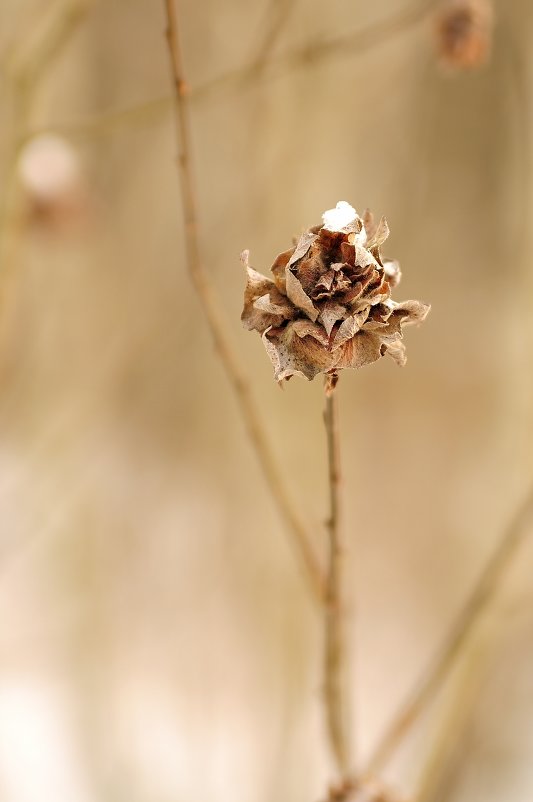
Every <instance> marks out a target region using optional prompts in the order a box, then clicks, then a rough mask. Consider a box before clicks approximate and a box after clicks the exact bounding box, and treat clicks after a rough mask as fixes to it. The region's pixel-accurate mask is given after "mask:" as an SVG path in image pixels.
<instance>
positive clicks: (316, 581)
mask: <svg viewBox="0 0 533 802" xmlns="http://www.w3.org/2000/svg"><path fill="white" fill-rule="evenodd" d="M164 2H165V8H166V14H167V23H168V27H167V39H168V47H169V51H170V58H171V62H172V74H173V80H174V88H175V99H176V127H177V134H178V165H179V175H180V183H181V193H182V199H183V216H184V224H185V240H186V250H187V260H188V266H189V273H190V276H191V279H192V281H193V284H194V287H195V289H196V292H197V294H198V297H199V300H200V303H201V305H202V308H203V310H204V313H205V315H206V318H207V321H208V324H209V328H210V330H211V335H212V337H213V341H214V343H215V347H216V349H217V351H218V354H219V356H220V359H221V361H222V364H223V366H224V368H225V370H226V373H227V375H228V378H229V380H230V382H231V384H232V386H233V389H234V391H235V394H236V396H237V400H238V402H239V406H240V408H241V412H242V415H243V418H244V421H245V423H246V427H247V430H248V434H249V436H250V440H251V442H252V444H253V446H254V448H255V451H256V453H257V456H258V459H259V462H260V464H261V467H262V469H263V473H264V475H265V478H266V480H267V483H268V486H269V488H270V491H271V493H272V496H273V497H274V499H275V501H276V504H277V506H278V509H279V512H280V514H281V516H282V518H283V520H284V521H285V523H286V525H287V529H288V531H289V532H290V533H291V534H292V536H293V541H294V544H295V546H296V550H297V552H298V554H299V556H300V558H301V561H302V565H303V567H304V569H305V572H306V576H307V578H308V580H309V582H310V585H311V587H312V589H313V591H314V593H315V596H316V597H317V598H319V599H320V598H322V595H323V580H322V572H321V570H320V566H319V563H318V560H317V558H316V556H315V554H314V551H313V549H312V546H311V543H310V541H309V538H308V535H307V531H306V529H305V526H304V524H303V523H302V521H301V520H300V518H299V516H298V514H297V512H296V510H295V509H294V507H293V504H292V501H291V499H290V497H289V495H288V493H287V490H286V488H285V483H284V481H283V479H282V476H281V474H280V472H279V469H278V465H277V463H276V460H275V458H274V455H273V453H272V450H271V448H270V445H269V442H268V438H267V435H266V433H265V430H264V428H263V424H262V421H261V418H260V415H259V412H258V409H257V407H256V404H255V401H254V399H253V396H252V394H251V391H250V387H249V384H248V382H247V380H246V376H245V375H244V373H243V371H242V369H241V366H240V362H239V358H238V355H237V354H236V353H235V351H234V348H233V346H232V344H231V341H230V339H229V337H228V335H227V326H226V321H225V320H224V318H223V316H222V315H221V313H220V310H219V303H218V300H217V297H216V294H215V291H214V289H213V285H212V283H211V280H210V278H209V274H208V273H207V271H206V269H205V267H204V264H203V261H202V257H201V253H200V240H199V234H198V224H197V217H196V197H195V187H194V182H193V176H192V165H191V155H190V153H191V146H190V116H189V99H188V92H187V84H186V82H185V77H184V72H183V65H182V55H181V48H180V39H179V26H178V15H177V12H176V7H175V4H174V2H173V0H164Z"/></svg>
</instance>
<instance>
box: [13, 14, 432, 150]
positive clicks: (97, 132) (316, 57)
mask: <svg viewBox="0 0 533 802" xmlns="http://www.w3.org/2000/svg"><path fill="white" fill-rule="evenodd" d="M291 5H292V2H291V0H279V2H277V3H276V6H277V7H278V8H279V10H278V14H277V15H276V17H275V18H274V19H273V22H272V25H271V27H269V36H270V38H268V37H267V36H265V39H264V41H263V43H262V44H261V45H260V46H259V48H258V55H257V56H256V57H255V59H254V60H253V61H252V62H251V63H249V64H246V65H245V66H244V67H238V68H237V69H235V70H229V71H227V72H225V73H222V75H219V76H217V77H215V78H213V79H212V80H210V81H207V82H205V83H203V84H200V85H199V86H197V87H196V88H195V87H194V86H193V87H190V88H189V90H188V99H189V100H190V101H191V102H196V101H203V100H204V99H206V98H207V97H209V96H210V95H212V94H213V93H215V92H217V91H219V90H221V89H233V90H240V89H242V88H243V87H244V86H246V85H249V84H251V83H253V82H254V81H255V80H256V79H267V78H275V77H277V76H279V75H284V74H285V73H287V72H290V71H292V70H296V69H300V68H305V67H307V66H309V64H317V63H319V62H321V61H324V60H327V59H333V58H339V57H344V56H347V55H354V54H356V55H360V54H362V53H364V52H366V51H368V50H371V49H372V48H373V47H378V46H380V45H383V44H385V43H386V42H387V41H389V40H390V39H392V38H394V37H395V36H396V35H397V34H400V33H402V32H404V31H407V30H410V29H411V28H412V27H413V26H415V25H416V24H418V23H420V22H423V21H424V20H425V18H426V16H427V15H428V13H429V12H430V10H431V8H432V3H431V2H429V0H426V2H424V3H417V5H416V6H413V7H410V8H408V9H407V10H405V9H404V10H402V11H401V12H400V13H399V14H397V15H394V16H392V17H390V18H388V19H385V20H382V21H380V22H376V23H373V24H372V25H368V26H367V27H365V28H363V29H362V30H358V31H352V32H351V33H348V34H342V35H341V36H338V37H335V38H333V39H330V40H329V41H327V42H315V43H310V44H308V45H305V46H304V47H301V48H294V50H292V51H291V52H288V53H285V54H283V55H280V56H277V57H270V53H271V50H272V46H273V44H274V41H275V39H276V38H277V37H278V36H279V34H280V32H281V30H282V27H281V23H282V22H283V23H284V21H285V20H286V17H287V16H288V14H289V13H290V7H291ZM172 103H173V98H172V97H171V96H163V97H159V98H155V99H154V100H148V101H146V102H145V103H140V104H137V105H135V106H130V107H129V108H125V109H117V110H116V111H113V110H112V111H108V112H104V113H102V114H101V115H98V116H97V117H94V118H92V119H89V120H81V121H79V122H65V123H62V122H57V123H52V124H51V125H49V126H46V127H45V128H40V129H38V130H35V131H32V132H29V134H28V136H36V135H37V134H43V133H58V134H62V135H63V136H67V137H71V138H82V139H83V138H86V137H89V138H91V137H94V136H105V135H107V134H110V133H113V132H114V131H116V130H119V129H120V128H122V127H128V126H130V125H144V124H148V123H150V122H152V121H153V120H158V119H159V118H160V117H161V116H162V115H165V114H167V113H168V112H169V111H170V110H171V108H172Z"/></svg>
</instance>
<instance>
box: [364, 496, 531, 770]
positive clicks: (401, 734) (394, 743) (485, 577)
mask: <svg viewBox="0 0 533 802" xmlns="http://www.w3.org/2000/svg"><path fill="white" fill-rule="evenodd" d="M532 517H533V488H531V489H530V491H529V493H528V495H527V496H526V498H525V500H524V502H523V503H522V505H521V506H520V508H519V509H518V511H517V512H516V515H515V516H514V518H513V519H512V521H511V523H510V524H509V526H508V528H507V529H506V530H505V532H504V534H503V536H502V538H501V540H500V543H499V545H498V547H497V548H496V550H495V552H494V554H493V555H492V557H491V558H490V560H489V562H488V564H487V565H486V567H485V569H484V571H483V573H482V574H481V577H480V578H479V580H478V582H477V584H476V586H475V588H474V590H473V592H472V593H471V595H470V597H469V599H468V601H467V602H466V604H465V606H464V608H463V610H462V611H461V613H460V614H459V616H458V618H457V620H456V623H455V625H454V626H453V628H452V630H451V633H450V635H449V637H448V639H447V640H446V642H445V644H444V646H443V648H442V650H441V651H440V653H439V655H438V656H437V658H436V659H435V661H434V662H433V664H432V665H431V667H430V668H429V670H428V671H427V673H426V675H425V676H424V677H423V678H422V679H421V681H420V683H419V684H418V686H417V688H416V689H415V690H414V691H413V693H412V694H411V696H410V697H409V699H408V700H407V701H406V702H405V704H404V705H403V707H402V708H401V709H400V712H399V713H398V715H397V716H396V717H395V718H394V720H393V721H392V723H391V725H390V726H389V728H388V730H387V731H386V733H385V735H384V736H383V738H382V739H381V741H380V742H379V744H378V746H377V748H376V750H375V752H374V754H373V755H372V756H371V758H370V760H369V762H368V764H367V767H366V771H367V772H368V773H369V774H374V773H379V772H380V771H382V770H383V768H384V767H385V766H386V765H387V763H388V762H389V760H390V759H391V758H392V756H393V755H394V753H395V752H396V750H397V749H398V747H399V746H400V745H401V744H402V743H403V741H404V739H405V737H406V736H407V735H408V733H409V732H410V730H411V728H412V727H413V726H414V724H415V723H416V722H417V721H418V719H419V718H420V717H421V715H422V714H423V713H424V712H425V711H426V709H427V707H428V705H429V704H430V703H431V702H432V701H433V698H434V696H435V693H436V692H437V691H438V689H439V688H440V686H441V684H442V682H443V681H444V680H445V678H446V677H447V676H448V674H449V671H450V670H451V668H452V667H453V666H454V665H455V663H456V660H457V658H458V657H459V655H460V654H461V653H462V650H463V649H464V647H465V646H466V645H467V643H468V642H469V640H470V638H471V636H472V635H473V633H474V632H475V630H476V627H477V626H478V624H479V622H480V620H481V618H482V616H483V615H484V613H485V612H486V610H487V608H488V607H489V605H490V604H491V603H492V602H493V601H494V599H495V597H496V595H497V593H498V590H499V587H500V583H501V581H502V578H503V575H504V573H505V571H506V570H507V568H508V567H509V565H510V563H511V560H512V558H513V557H514V556H515V554H516V551H517V549H518V547H519V546H520V545H521V544H522V542H523V541H524V539H525V537H526V536H527V535H528V534H529V531H530V526H531V519H532Z"/></svg>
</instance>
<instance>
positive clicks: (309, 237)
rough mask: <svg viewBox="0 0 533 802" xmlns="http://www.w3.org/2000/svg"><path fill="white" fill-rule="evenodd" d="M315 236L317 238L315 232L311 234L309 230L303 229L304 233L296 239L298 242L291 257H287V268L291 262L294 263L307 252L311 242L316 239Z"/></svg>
mask: <svg viewBox="0 0 533 802" xmlns="http://www.w3.org/2000/svg"><path fill="white" fill-rule="evenodd" d="M316 238H317V235H316V234H313V233H311V232H310V231H304V233H303V234H302V235H301V237H300V239H299V240H298V243H297V245H296V248H295V249H294V251H293V254H292V256H291V258H290V259H289V263H288V265H287V269H288V268H289V267H292V265H293V264H295V263H296V262H298V260H299V259H302V258H303V257H304V256H305V254H306V253H307V251H308V250H309V248H310V247H311V245H312V244H313V242H314V241H315V240H316Z"/></svg>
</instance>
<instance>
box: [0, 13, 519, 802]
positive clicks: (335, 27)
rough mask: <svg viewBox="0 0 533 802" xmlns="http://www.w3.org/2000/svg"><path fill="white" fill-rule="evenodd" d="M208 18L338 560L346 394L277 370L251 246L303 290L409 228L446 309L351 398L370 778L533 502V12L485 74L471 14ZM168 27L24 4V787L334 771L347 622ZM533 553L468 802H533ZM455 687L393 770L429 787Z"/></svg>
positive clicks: (168, 789)
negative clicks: (327, 404)
mask: <svg viewBox="0 0 533 802" xmlns="http://www.w3.org/2000/svg"><path fill="white" fill-rule="evenodd" d="M179 5H180V12H179V13H180V21H181V26H182V34H183V49H184V59H185V65H186V71H187V75H188V80H189V83H190V87H191V95H190V103H191V112H192V117H193V119H192V128H193V151H194V152H193V156H194V171H195V178H196V182H197V188H198V197H199V223H200V233H201V245H202V251H203V256H204V259H205V263H206V266H207V269H208V270H209V273H210V274H211V276H212V279H213V281H214V283H215V285H216V289H217V292H218V294H219V298H220V306H221V308H222V309H223V311H224V313H225V315H226V317H227V320H228V332H229V336H230V338H231V340H232V342H233V343H234V345H235V347H236V349H237V350H238V353H239V354H240V358H241V361H242V366H243V369H244V370H245V372H246V373H247V375H248V376H249V378H250V382H251V385H252V387H253V392H254V394H255V397H256V399H257V401H258V404H259V406H260V408H261V411H262V413H263V415H264V417H265V423H266V426H267V429H268V432H269V434H270V436H271V438H272V443H273V447H274V449H275V452H276V455H277V456H278V457H279V460H280V462H281V464H282V466H283V471H284V476H285V478H286V481H287V483H288V485H289V487H290V492H291V494H292V495H293V497H294V499H295V501H296V503H297V505H298V507H299V508H300V510H301V511H302V514H303V516H304V518H305V520H306V522H307V524H308V526H309V531H310V532H311V535H312V537H313V540H314V543H315V545H316V547H317V549H323V547H324V532H323V521H324V518H325V516H326V509H327V492H326V487H325V479H326V469H325V443H324V435H323V430H322V419H321V414H322V413H321V409H322V387H321V384H320V382H319V381H315V382H314V383H312V384H309V383H307V382H305V381H304V380H298V379H294V380H293V381H291V382H290V383H289V384H288V385H287V386H286V388H285V391H284V392H280V390H279V389H278V387H277V386H276V384H275V382H274V381H273V380H272V370H271V366H270V364H269V362H268V359H267V357H266V356H265V354H264V351H263V348H262V346H261V342H260V340H259V338H258V337H256V336H255V335H254V336H252V335H250V334H248V333H247V332H245V331H243V330H242V329H241V325H240V320H239V317H240V311H241V304H242V290H243V281H244V279H243V274H242V267H241V265H240V263H239V258H238V256H239V253H240V251H241V250H242V249H243V248H245V247H248V248H250V249H251V261H252V264H253V265H254V266H255V267H256V268H257V269H258V270H261V271H262V272H268V268H269V266H270V264H271V263H272V261H273V258H274V257H275V255H276V254H277V253H279V252H280V251H282V250H285V249H286V248H287V247H288V246H289V245H290V242H291V238H292V236H293V235H294V234H295V233H298V232H299V231H300V230H302V229H303V228H304V227H307V226H310V225H314V224H316V223H317V222H319V221H320V215H321V213H322V212H323V211H324V209H326V208H330V207H332V206H334V205H335V203H336V202H337V201H338V200H340V199H344V200H347V201H349V202H350V203H352V204H353V205H354V206H355V207H356V208H357V209H358V210H360V211H362V209H363V208H364V207H366V206H368V207H370V208H372V209H373V210H374V211H375V213H376V214H378V215H381V214H386V215H387V219H388V222H389V225H390V228H391V232H392V234H391V237H390V240H389V242H388V243H387V254H388V255H390V256H396V257H398V258H399V259H400V261H401V264H402V268H403V280H402V284H401V285H400V287H399V288H398V289H397V290H396V292H395V297H396V298H397V299H399V300H403V299H406V298H419V299H421V300H424V301H429V302H431V303H432V307H433V308H432V312H431V315H430V317H429V318H428V320H427V322H426V323H425V324H424V326H423V327H421V328H420V329H419V330H415V329H409V330H408V332H407V336H406V341H407V348H408V364H407V366H406V368H405V369H403V370H399V369H398V368H397V367H396V366H395V365H394V363H393V362H392V360H382V361H381V362H379V363H377V364H376V365H374V366H372V367H369V368H365V369H363V370H361V371H359V372H353V373H352V372H350V373H348V372H347V373H345V374H344V375H343V376H342V381H341V383H340V389H339V393H340V404H341V417H342V449H343V474H344V486H345V493H346V499H345V510H344V514H345V534H346V540H347V544H348V554H347V559H348V570H347V574H348V578H349V594H350V606H351V608H353V609H356V611H357V612H356V614H354V615H353V616H352V618H351V621H352V623H351V629H350V635H351V637H350V642H351V644H352V646H353V647H354V648H353V652H354V653H353V655H352V658H353V659H352V675H353V677H352V679H353V683H354V685H356V687H357V692H356V694H357V698H356V704H355V707H356V710H357V712H356V715H355V718H356V719H357V722H356V724H357V736H358V742H359V748H360V753H361V755H362V756H363V757H364V756H365V755H368V754H369V752H370V750H371V749H372V747H373V746H374V745H375V744H376V742H377V740H378V738H379V736H380V734H381V733H382V731H383V729H384V727H385V725H386V723H387V722H388V721H389V719H390V717H391V716H392V714H393V713H394V711H395V710H396V709H397V707H398V705H399V704H400V703H401V701H402V700H403V698H404V697H405V694H406V693H407V692H408V690H409V689H410V688H411V687H412V686H413V683H414V682H415V681H416V679H417V678H418V677H419V676H420V674H421V672H422V671H423V668H424V666H425V665H426V664H427V663H428V661H429V660H430V659H431V656H432V655H433V654H434V653H435V650H436V649H437V648H438V646H439V644H440V643H441V642H442V640H443V638H444V636H445V633H446V632H447V629H448V628H449V626H450V624H451V622H452V621H453V619H454V616H455V614H456V613H457V611H458V610H459V609H460V608H461V605H462V603H463V602H464V599H465V598H466V596H467V594H468V591H469V589H470V588H471V587H472V585H473V583H474V582H475V580H476V578H477V576H478V575H479V572H480V570H481V568H482V566H483V565H484V564H485V562H486V560H487V558H488V557H489V555H490V554H491V553H492V549H493V548H494V547H495V545H496V543H497V542H498V538H499V537H500V536H501V533H502V531H503V530H504V529H505V527H506V526H507V523H508V521H509V519H510V518H511V517H512V515H513V511H514V510H515V509H516V507H517V505H518V504H519V503H520V501H521V499H522V498H523V496H524V495H525V493H526V492H527V490H528V486H529V482H530V477H531V469H532V467H533V459H532V457H531V453H532V450H531V443H532V440H533V410H532V400H533V397H532V390H533V382H532V378H533V372H532V370H531V363H532V358H533V357H532V345H533V337H532V334H533V332H532V328H533V326H532V322H531V311H530V303H531V290H532V284H533V282H532V275H533V272H532V267H531V257H532V255H533V254H532V251H533V238H532V235H531V228H530V218H531V209H532V200H533V198H532V195H533V181H532V179H533V175H532V174H531V172H530V167H529V166H530V163H531V158H532V156H533V136H532V133H531V126H530V123H531V119H530V118H531V97H532V92H533V83H532V81H533V72H532V71H533V59H532V56H531V46H530V45H531V41H532V40H531V37H532V35H533V30H532V26H533V7H531V4H530V3H529V2H526V0H499V2H496V3H495V8H494V15H495V16H494V22H495V27H494V37H493V42H492V48H491V52H490V57H489V59H488V61H487V63H486V64H485V65H481V64H480V65H477V64H474V65H473V68H472V69H468V70H466V69H461V68H460V67H457V68H456V69H452V68H450V67H449V66H448V67H446V66H445V65H443V64H442V59H441V58H439V53H438V49H437V48H436V46H435V38H434V13H435V11H436V10H437V9H438V8H442V5H443V4H442V3H438V2H434V3H433V4H428V3H427V1H426V2H425V3H424V2H423V0H419V3H418V4H417V3H416V2H414V0H412V2H411V3H409V0H375V2H373V3H368V2H362V0H335V2H333V3H329V4H324V3H323V2H321V3H319V2H317V0H255V2H244V0H227V2H224V3H220V2H216V1H215V0H207V2H204V3H201V4H198V3H194V2H192V1H191V0H183V2H180V4H179ZM164 27H165V20H164V8H163V3H162V2H156V0H92V2H91V1H89V0H87V2H83V3H81V2H77V0H53V1H52V0H50V1H49V2H44V0H3V2H2V4H1V6H0V65H1V84H0V91H1V109H2V111H1V114H2V117H1V119H2V125H1V128H0V254H1V260H2V261H1V269H0V295H1V315H0V796H1V798H2V799H4V800H6V802H59V801H60V800H61V802H63V800H64V801H65V802H103V800H106V801H108V802H170V800H173V802H176V800H195V802H215V801H216V802H218V801H219V800H231V802H271V801H272V800H291V801H292V800H294V801H295V802H297V801H298V800H302V801H303V800H306V801H307V800H313V799H315V800H316V799H317V798H319V797H320V795H321V794H323V792H324V788H325V784H326V781H327V777H328V764H327V760H326V756H325V755H324V745H323V733H322V722H321V712H320V685H321V676H320V671H321V656H320V650H321V637H322V629H321V623H320V619H319V617H318V613H317V610H316V606H315V605H314V604H313V602H312V601H311V600H310V597H309V593H308V590H307V588H306V585H305V582H304V581H303V578H302V574H301V572H300V570H299V566H298V563H297V561H296V560H295V555H294V552H293V550H292V548H291V546H290V541H289V540H288V538H287V533H286V532H285V531H284V528H283V525H282V522H281V521H280V518H279V516H278V514H277V512H276V508H275V506H274V504H273V502H272V499H271V497H270V495H269V493H268V490H267V488H266V486H265V483H264V480H263V476H262V474H261V472H260V469H259V467H258V464H257V460H256V456H255V454H254V452H253V450H252V448H251V446H250V444H249V442H248V440H247V438H246V435H245V431H244V427H243V422H242V419H241V416H240V414H239V410H238V407H237V405H236V403H235V399H234V396H233V394H232V391H231V389H230V386H229V384H228V381H227V377H226V375H225V374H224V372H223V370H222V368H221V366H220V363H219V361H218V359H217V355H216V352H215V351H214V349H213V346H212V343H211V339H210V336H209V333H208V331H207V328H206V324H205V319H204V317H203V313H202V310H201V307H200V305H199V303H198V301H197V298H196V296H195V294H194V291H193V289H192V286H191V283H190V281H189V279H188V276H187V270H186V264H185V254H184V243H183V230H182V224H181V214H182V211H181V201H180V195H179V184H178V177H177V172H176V162H175V154H176V140H175V129H174V123H173V117H172V104H171V100H170V98H171V92H172V86H171V82H170V69H169V59H168V53H167V50H166V43H165V39H164ZM357 32H362V33H361V35H355V34H357ZM365 32H366V33H365ZM352 34H354V36H353V37H352ZM324 43H333V44H332V45H331V46H328V47H324V46H323V45H324ZM335 43H336V44H335ZM287 54H289V56H288V57H287ZM474 61H475V59H474ZM249 65H255V66H254V67H253V69H251V70H249V69H246V68H247V67H248V66H249ZM478 67H479V68H478ZM532 549H533V547H531V546H529V545H527V544H526V545H525V547H524V548H523V549H522V550H521V552H520V556H519V558H517V560H516V561H515V562H514V564H513V568H512V570H511V572H510V573H508V575H507V577H506V581H505V586H504V587H503V588H502V593H501V595H500V598H499V604H498V605H497V606H495V607H494V608H493V612H492V613H491V615H490V616H488V618H487V620H486V622H485V625H484V627H483V628H482V629H481V630H480V631H481V634H480V635H479V637H478V638H477V641H476V646H475V649H473V651H472V653H474V652H475V655H474V657H473V658H472V664H473V666H474V667H473V668H472V671H470V674H469V678H468V693H466V695H465V691H464V687H462V688H460V692H461V693H463V695H464V696H465V698H464V699H463V702H462V703H461V707H462V708H463V709H466V708H468V715H465V716H462V717H460V718H461V720H460V726H459V727H458V731H457V733H456V734H455V735H454V739H455V741H456V742H457V744H459V745H460V749H459V755H455V758H454V760H453V766H452V768H451V769H450V770H449V771H448V775H449V776H448V779H447V791H446V794H447V795H446V797H445V798H446V799H448V800H453V802H501V800H504V799H505V800H512V802H529V800H531V798H532V796H533V763H532V761H531V754H532V750H533V727H532V725H531V721H532V719H533V686H532V677H533V672H532V670H531V665H532V662H531V661H532V659H533V652H532V643H533V640H532V638H533V614H532V612H531V611H532V609H533V605H532V602H533V591H532V588H531V581H530V578H531V571H530V566H531V559H532V557H533V550H532ZM356 643H357V646H356V648H355V644H356ZM480 655H481V657H480ZM478 658H479V659H478ZM474 664H475V665H474ZM461 682H462V680H461ZM457 683H459V680H457V682H456V685H457ZM463 685H464V683H463ZM447 693H448V694H450V696H449V700H451V701H450V702H449V704H448V703H447V702H446V700H444V703H443V702H442V700H441V703H440V704H439V703H437V704H436V705H434V706H433V708H432V710H431V711H428V715H427V717H426V718H425V720H424V721H423V722H422V726H421V727H419V728H418V729H417V731H416V734H415V736H414V737H413V738H412V739H410V741H409V742H408V743H407V744H406V746H405V748H403V749H402V750H401V752H400V753H399V755H398V758H397V759H396V760H395V762H394V763H393V764H392V766H390V767H389V769H388V773H387V777H388V779H389V780H390V781H391V782H392V783H393V784H396V785H398V786H399V787H401V788H403V789H404V790H406V791H412V790H413V789H414V788H415V786H416V783H417V781H418V778H419V776H420V775H421V773H422V771H423V765H424V761H425V760H426V758H427V754H428V752H430V751H431V750H430V744H431V741H432V738H433V737H434V735H435V734H436V733H437V732H438V730H439V727H441V724H442V720H443V719H444V718H445V717H446V714H447V712H448V711H449V709H450V705H451V704H452V701H453V699H452V697H453V694H454V690H453V688H452V689H451V690H450V689H448V691H447Z"/></svg>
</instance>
